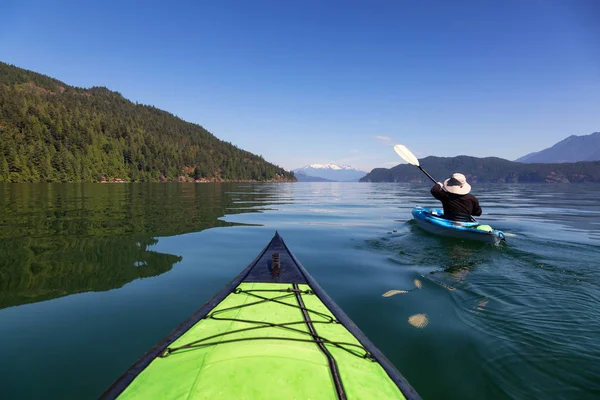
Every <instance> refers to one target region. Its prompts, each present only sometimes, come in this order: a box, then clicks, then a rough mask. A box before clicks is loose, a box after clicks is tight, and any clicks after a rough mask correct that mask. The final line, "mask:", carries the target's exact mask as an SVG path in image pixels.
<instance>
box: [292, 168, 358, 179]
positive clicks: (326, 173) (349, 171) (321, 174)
mask: <svg viewBox="0 0 600 400" xmlns="http://www.w3.org/2000/svg"><path fill="white" fill-rule="evenodd" d="M294 174H296V175H298V174H304V175H307V176H312V177H316V178H324V179H327V180H328V181H333V182H358V180H359V179H360V178H362V177H363V176H365V175H366V174H367V171H361V170H359V169H357V168H354V167H352V166H350V165H337V164H311V165H307V166H305V167H302V168H296V169H295V170H294Z"/></svg>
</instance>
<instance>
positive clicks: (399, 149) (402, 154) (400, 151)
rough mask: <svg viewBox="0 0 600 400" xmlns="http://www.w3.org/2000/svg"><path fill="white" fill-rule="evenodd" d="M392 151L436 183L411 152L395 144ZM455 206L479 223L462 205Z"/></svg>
mask: <svg viewBox="0 0 600 400" xmlns="http://www.w3.org/2000/svg"><path fill="white" fill-rule="evenodd" d="M394 150H395V151H396V153H397V154H398V155H399V156H400V157H402V159H403V160H404V161H406V162H407V163H409V164H410V165H414V166H415V167H417V168H419V169H420V170H421V172H423V173H424V174H425V175H427V177H428V178H429V179H431V181H432V182H433V183H436V184H437V181H436V180H435V179H433V176H431V175H429V172H427V171H425V170H424V169H423V167H421V165H420V164H419V160H418V159H417V157H415V155H414V154H413V153H412V151H410V150H409V149H407V148H406V146H404V145H402V144H397V145H395V146H394ZM450 201H451V202H453V201H452V200H450ZM453 203H455V204H457V205H459V206H460V207H462V208H463V209H464V210H465V211H467V214H468V215H469V218H471V220H472V221H473V222H477V223H479V221H477V220H476V219H475V217H473V216H472V215H471V212H469V210H467V209H466V208H465V206H463V205H462V204H460V203H458V202H453Z"/></svg>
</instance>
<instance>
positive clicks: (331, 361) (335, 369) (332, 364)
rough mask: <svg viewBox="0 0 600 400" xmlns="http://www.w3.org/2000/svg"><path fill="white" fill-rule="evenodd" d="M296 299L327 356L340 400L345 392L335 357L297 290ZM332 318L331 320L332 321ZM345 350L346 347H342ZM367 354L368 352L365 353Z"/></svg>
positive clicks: (295, 287)
mask: <svg viewBox="0 0 600 400" xmlns="http://www.w3.org/2000/svg"><path fill="white" fill-rule="evenodd" d="M294 289H299V287H298V285H297V284H296V283H294ZM296 300H297V301H298V304H299V305H300V308H301V309H302V316H303V317H304V322H305V323H306V326H307V327H308V329H309V330H310V334H311V336H312V337H313V339H316V342H317V344H318V346H319V349H320V350H321V351H322V352H323V354H325V357H327V363H328V364H329V371H330V372H331V376H332V378H333V382H334V384H335V391H336V394H337V397H338V398H339V399H340V400H346V399H347V397H346V392H345V391H344V385H342V378H341V377H340V372H339V369H338V366H337V362H336V361H335V358H333V356H332V355H331V353H330V352H329V350H327V347H325V346H324V345H323V340H322V338H321V337H320V336H318V335H317V331H316V330H315V327H314V325H313V322H312V321H311V319H310V315H309V314H308V309H307V308H306V307H305V306H304V302H303V301H302V295H300V294H299V293H298V292H296ZM333 321H334V320H332V322H333ZM336 346H338V347H339V345H338V344H336ZM344 350H346V349H344ZM366 354H369V353H368V352H367V353H365V356H366Z"/></svg>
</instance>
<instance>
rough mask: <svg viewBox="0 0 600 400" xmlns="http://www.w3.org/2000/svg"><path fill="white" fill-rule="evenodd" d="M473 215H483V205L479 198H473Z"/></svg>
mask: <svg viewBox="0 0 600 400" xmlns="http://www.w3.org/2000/svg"><path fill="white" fill-rule="evenodd" d="M473 215H474V216H476V217H479V216H480V215H481V207H480V206H479V200H477V198H475V197H474V198H473Z"/></svg>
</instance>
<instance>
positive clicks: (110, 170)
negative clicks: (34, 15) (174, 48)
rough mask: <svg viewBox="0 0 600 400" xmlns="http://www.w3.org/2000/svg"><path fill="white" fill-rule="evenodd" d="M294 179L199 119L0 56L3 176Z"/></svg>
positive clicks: (0, 169)
mask: <svg viewBox="0 0 600 400" xmlns="http://www.w3.org/2000/svg"><path fill="white" fill-rule="evenodd" d="M104 178H108V179H110V178H121V179H124V180H126V181H156V180H176V179H179V180H192V179H205V180H256V181H266V180H292V181H294V180H295V178H294V176H293V174H292V173H291V172H288V171H285V170H284V169H283V168H280V167H278V166H276V165H273V164H271V163H268V162H267V161H265V160H264V159H263V158H262V157H260V156H257V155H254V154H252V153H250V152H247V151H244V150H241V149H239V148H237V147H236V146H233V145H232V144H231V143H227V142H224V141H222V140H219V139H218V138H217V137H215V136H214V135H213V134H211V133H210V132H208V131H207V130H206V129H204V128H203V127H202V126H200V125H196V124H192V123H189V122H185V121H183V120H181V119H180V118H178V117H176V116H175V115H173V114H170V113H168V112H165V111H162V110H159V109H157V108H155V107H152V106H145V105H141V104H136V103H132V102H131V101H129V100H127V99H125V98H124V97H123V96H121V94H119V93H117V92H113V91H110V90H108V89H106V88H103V87H93V88H90V89H82V88H76V87H72V86H69V85H67V84H65V83H63V82H60V81H58V80H56V79H52V78H50V77H47V76H44V75H41V74H38V73H35V72H32V71H28V70H25V69H21V68H17V67H15V66H11V65H8V64H5V63H2V62H0V182H57V181H63V182H69V181H71V182H73V181H74V182H81V181H83V182H97V181H99V180H101V179H104Z"/></svg>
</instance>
